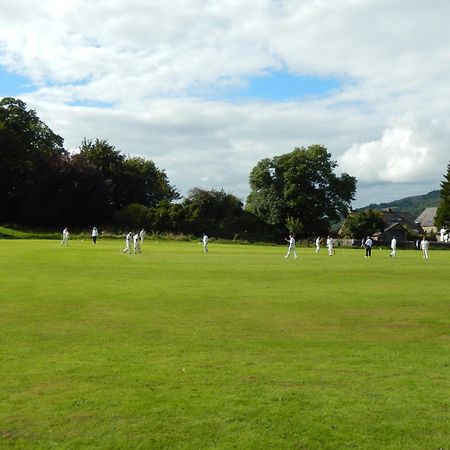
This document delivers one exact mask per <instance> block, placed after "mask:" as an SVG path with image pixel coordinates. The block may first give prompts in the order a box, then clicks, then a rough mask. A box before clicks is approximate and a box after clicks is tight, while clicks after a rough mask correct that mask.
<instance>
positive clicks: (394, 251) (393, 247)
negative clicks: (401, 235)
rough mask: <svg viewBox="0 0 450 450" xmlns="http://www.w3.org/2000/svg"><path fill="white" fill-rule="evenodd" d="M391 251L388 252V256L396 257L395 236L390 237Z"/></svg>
mask: <svg viewBox="0 0 450 450" xmlns="http://www.w3.org/2000/svg"><path fill="white" fill-rule="evenodd" d="M391 250H392V251H391V253H390V254H389V256H392V258H396V257H397V239H395V237H393V238H392V241H391Z"/></svg>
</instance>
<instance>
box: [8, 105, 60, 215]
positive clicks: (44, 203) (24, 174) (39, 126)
mask: <svg viewBox="0 0 450 450" xmlns="http://www.w3.org/2000/svg"><path fill="white" fill-rule="evenodd" d="M66 155H67V153H66V151H65V150H64V148H63V138H62V137H60V136H58V135H57V134H55V133H54V132H53V131H52V130H51V129H50V128H49V127H48V126H47V125H46V124H45V123H43V122H42V121H41V120H40V119H39V117H38V116H37V115H36V112H35V111H33V110H29V109H27V107H26V104H25V103H24V102H23V101H21V100H17V99H14V98H11V97H5V98H3V99H2V100H1V101H0V196H1V198H2V202H0V220H1V221H13V222H15V221H18V222H23V223H39V222H40V221H42V219H43V218H45V217H48V208H49V202H51V201H52V199H53V193H52V189H51V187H52V186H53V185H54V176H55V173H58V172H59V171H60V169H61V164H62V162H63V161H62V160H63V159H64V157H65V156H66ZM50 209H51V207H50Z"/></svg>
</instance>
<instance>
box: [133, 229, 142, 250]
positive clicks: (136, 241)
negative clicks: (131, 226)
mask: <svg viewBox="0 0 450 450" xmlns="http://www.w3.org/2000/svg"><path fill="white" fill-rule="evenodd" d="M133 244H134V253H135V254H136V253H141V242H140V235H139V233H136V234H135V235H134V236H133Z"/></svg>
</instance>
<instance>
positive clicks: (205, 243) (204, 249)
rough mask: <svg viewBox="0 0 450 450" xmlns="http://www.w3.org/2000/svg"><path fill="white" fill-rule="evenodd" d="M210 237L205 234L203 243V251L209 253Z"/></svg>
mask: <svg viewBox="0 0 450 450" xmlns="http://www.w3.org/2000/svg"><path fill="white" fill-rule="evenodd" d="M208 241H209V239H208V235H207V234H206V233H204V234H203V238H202V242H203V251H204V252H205V253H208Z"/></svg>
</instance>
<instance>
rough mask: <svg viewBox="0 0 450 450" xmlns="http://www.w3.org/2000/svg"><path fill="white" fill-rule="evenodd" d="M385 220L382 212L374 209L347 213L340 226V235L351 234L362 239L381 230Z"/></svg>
mask: <svg viewBox="0 0 450 450" xmlns="http://www.w3.org/2000/svg"><path fill="white" fill-rule="evenodd" d="M384 227H385V222H384V219H383V214H382V213H381V212H380V211H377V210H375V209H368V210H365V211H356V212H352V213H350V214H349V215H348V217H347V219H346V220H345V222H344V225H343V226H342V228H341V232H340V234H341V236H353V237H354V238H358V239H362V238H364V237H365V236H371V235H373V234H374V233H376V232H377V231H383V230H384Z"/></svg>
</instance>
